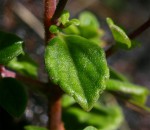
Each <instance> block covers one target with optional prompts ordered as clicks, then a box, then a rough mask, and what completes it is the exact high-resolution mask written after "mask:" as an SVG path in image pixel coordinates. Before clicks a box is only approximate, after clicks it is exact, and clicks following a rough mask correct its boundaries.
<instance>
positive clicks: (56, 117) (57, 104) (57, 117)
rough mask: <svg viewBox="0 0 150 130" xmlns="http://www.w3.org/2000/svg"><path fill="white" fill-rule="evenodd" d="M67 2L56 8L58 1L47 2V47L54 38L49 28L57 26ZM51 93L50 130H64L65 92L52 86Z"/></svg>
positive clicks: (60, 0)
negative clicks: (62, 101)
mask: <svg viewBox="0 0 150 130" xmlns="http://www.w3.org/2000/svg"><path fill="white" fill-rule="evenodd" d="M66 3H67V0H59V2H58V5H57V8H56V0H45V10H44V24H45V42H46V43H45V44H46V45H47V43H48V41H49V40H50V39H52V38H53V37H54V35H53V34H52V33H50V31H49V27H50V26H51V25H52V24H55V25H56V24H57V20H58V18H59V16H60V15H61V13H62V11H63V9H64V7H65V5H66ZM47 87H49V88H50V93H49V96H48V103H49V109H48V116H49V121H48V128H49V130H64V126H63V123H62V120H61V115H62V112H61V96H62V94H63V91H62V90H61V89H60V87H59V86H56V85H50V84H48V86H47Z"/></svg>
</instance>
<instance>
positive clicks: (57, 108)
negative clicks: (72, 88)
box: [48, 85, 65, 130]
mask: <svg viewBox="0 0 150 130" xmlns="http://www.w3.org/2000/svg"><path fill="white" fill-rule="evenodd" d="M48 87H49V86H48ZM50 92H51V93H50V94H49V122H48V125H49V126H48V128H49V130H65V128H64V125H63V123H62V120H61V115H62V107H61V96H62V94H63V92H62V90H61V89H60V88H59V86H55V85H53V86H51V90H50Z"/></svg>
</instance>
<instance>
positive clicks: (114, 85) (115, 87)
mask: <svg viewBox="0 0 150 130" xmlns="http://www.w3.org/2000/svg"><path fill="white" fill-rule="evenodd" d="M106 88H107V90H110V91H119V92H122V93H125V94H129V95H130V96H131V100H134V101H136V102H137V103H141V104H145V102H146V99H147V97H148V95H149V91H148V90H147V89H146V88H144V87H143V86H138V85H134V84H131V83H127V82H121V81H118V80H113V79H110V80H108V81H107V87H106Z"/></svg>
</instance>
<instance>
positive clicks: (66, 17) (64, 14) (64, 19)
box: [59, 10, 70, 25]
mask: <svg viewBox="0 0 150 130" xmlns="http://www.w3.org/2000/svg"><path fill="white" fill-rule="evenodd" d="M69 17H70V14H69V12H68V11H67V10H64V11H63V12H62V14H61V16H60V19H59V22H60V23H62V24H63V25H65V24H66V23H67V22H68V21H69Z"/></svg>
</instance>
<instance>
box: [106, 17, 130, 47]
mask: <svg viewBox="0 0 150 130" xmlns="http://www.w3.org/2000/svg"><path fill="white" fill-rule="evenodd" d="M107 23H108V25H109V28H110V29H111V32H112V34H113V37H114V39H115V41H116V42H117V45H118V46H120V47H121V48H123V49H128V48H130V47H131V41H130V39H129V38H128V36H127V35H126V33H125V31H124V30H123V29H121V28H120V27H119V26H117V25H115V24H114V22H113V21H112V19H110V18H107Z"/></svg>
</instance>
